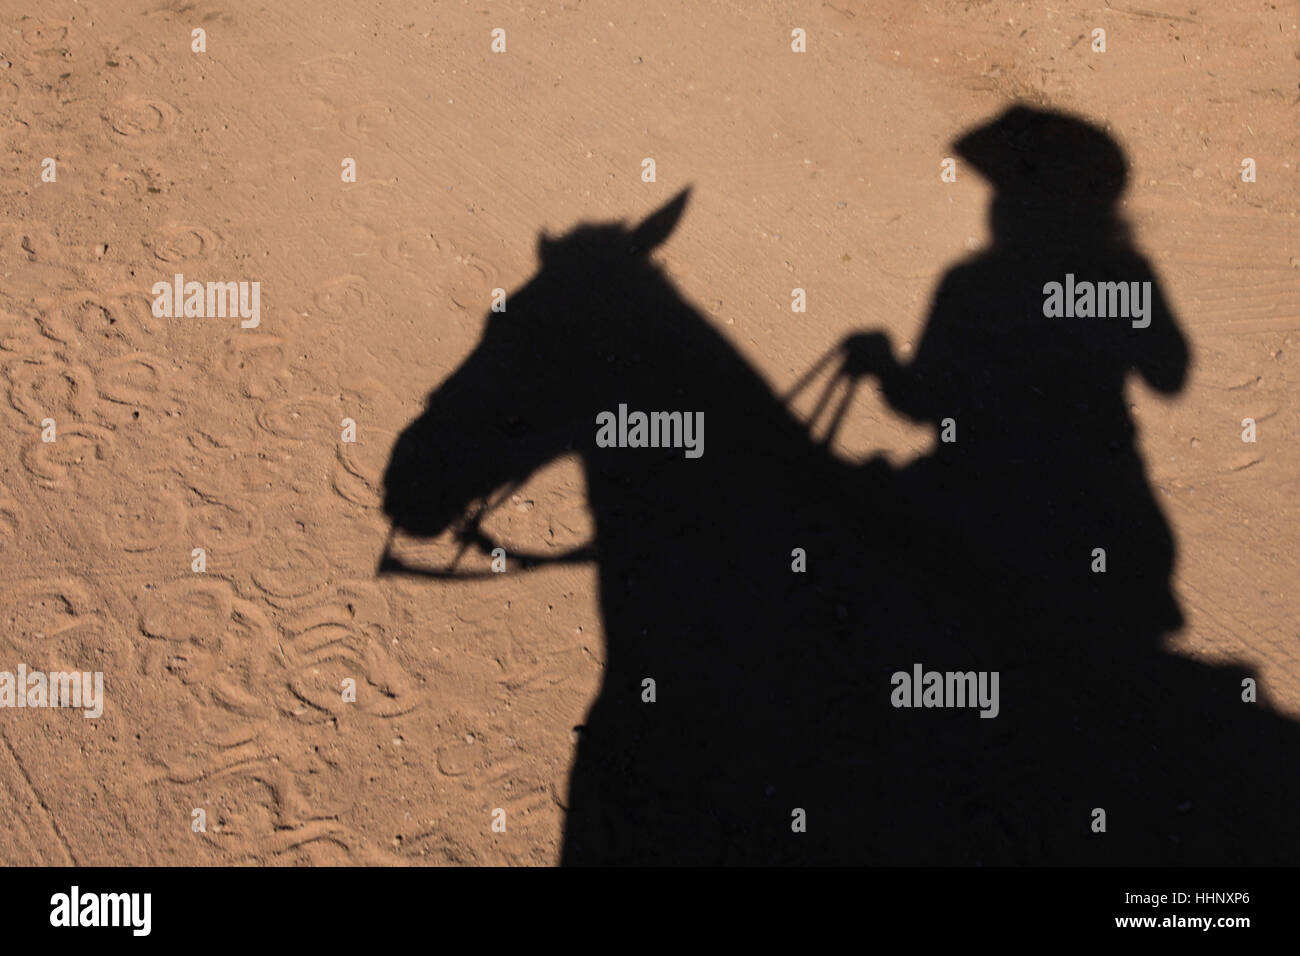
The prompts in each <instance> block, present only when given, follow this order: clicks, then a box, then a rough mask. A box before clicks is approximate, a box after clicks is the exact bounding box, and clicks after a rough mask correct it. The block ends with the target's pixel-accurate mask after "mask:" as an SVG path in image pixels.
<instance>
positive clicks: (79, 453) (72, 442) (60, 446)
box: [20, 422, 113, 491]
mask: <svg viewBox="0 0 1300 956" xmlns="http://www.w3.org/2000/svg"><path fill="white" fill-rule="evenodd" d="M112 437H113V433H112V432H110V431H109V430H108V429H107V428H103V427H101V426H99V425H89V424H86V423H84V422H78V423H74V424H70V425H64V426H61V427H59V428H58V441H53V442H45V441H42V440H41V438H40V436H37V437H35V438H34V439H33V440H32V441H31V442H29V443H28V444H27V445H26V446H25V447H24V448H23V450H22V453H21V455H20V459H21V461H22V464H23V468H24V469H26V470H27V472H28V474H30V475H31V476H32V477H33V478H34V479H35V480H36V483H37V484H38V485H39V486H40V487H42V488H45V489H47V490H51V491H75V490H77V489H78V488H79V487H80V485H81V483H82V482H83V481H84V480H86V479H87V478H88V476H89V474H90V473H92V472H95V471H97V470H98V469H99V468H100V467H102V463H103V462H104V461H105V460H106V459H107V458H108V449H109V447H110V442H111V440H112Z"/></svg>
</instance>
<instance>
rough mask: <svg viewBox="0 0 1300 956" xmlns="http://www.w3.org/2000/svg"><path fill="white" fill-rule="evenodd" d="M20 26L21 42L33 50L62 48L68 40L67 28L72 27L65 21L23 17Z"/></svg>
mask: <svg viewBox="0 0 1300 956" xmlns="http://www.w3.org/2000/svg"><path fill="white" fill-rule="evenodd" d="M20 24H21V27H20V28H21V30H22V38H23V42H24V43H25V44H27V45H28V46H29V47H31V48H32V49H33V50H55V49H60V48H62V47H63V46H65V41H66V40H67V39H68V28H69V27H71V26H72V24H71V23H69V22H68V21H66V20H55V19H51V18H40V19H34V18H32V17H23V19H22V20H21V21H20Z"/></svg>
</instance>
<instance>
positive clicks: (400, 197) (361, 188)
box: [330, 180, 411, 232]
mask: <svg viewBox="0 0 1300 956" xmlns="http://www.w3.org/2000/svg"><path fill="white" fill-rule="evenodd" d="M330 205H331V206H332V207H333V208H334V211H335V212H337V213H340V214H341V215H342V216H343V217H344V218H345V219H349V220H353V221H358V222H362V223H365V224H367V225H374V226H375V227H377V228H378V229H379V230H380V231H381V232H386V231H387V228H388V226H390V225H391V224H392V223H395V222H402V221H404V220H405V219H406V217H407V216H408V215H409V214H410V211H411V194H410V192H409V190H406V189H402V188H401V187H399V186H398V185H397V182H396V181H395V180H370V181H366V182H361V183H352V184H349V185H347V186H344V187H342V190H341V191H340V193H339V195H338V196H336V197H335V198H334V199H332V200H330Z"/></svg>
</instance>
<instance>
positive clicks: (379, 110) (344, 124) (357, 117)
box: [339, 103, 397, 142]
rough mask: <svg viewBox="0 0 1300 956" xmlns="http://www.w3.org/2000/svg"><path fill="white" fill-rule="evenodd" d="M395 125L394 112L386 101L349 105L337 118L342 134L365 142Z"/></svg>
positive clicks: (395, 116) (395, 117)
mask: <svg viewBox="0 0 1300 956" xmlns="http://www.w3.org/2000/svg"><path fill="white" fill-rule="evenodd" d="M396 125H397V115H396V112H395V111H394V110H393V107H392V106H390V105H389V104H387V103H364V104H362V105H361V106H354V107H351V108H349V109H348V110H346V111H345V112H344V113H343V117H342V119H340V120H339V129H340V130H342V132H343V133H344V135H346V136H351V137H353V138H355V139H361V140H365V141H366V142H370V141H371V137H373V136H377V135H379V134H381V133H384V132H385V131H387V130H389V129H392V128H393V127H394V126H396Z"/></svg>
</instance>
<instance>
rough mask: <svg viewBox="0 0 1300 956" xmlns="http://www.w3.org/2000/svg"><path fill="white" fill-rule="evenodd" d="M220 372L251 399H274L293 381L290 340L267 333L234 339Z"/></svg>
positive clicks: (228, 341)
mask: <svg viewBox="0 0 1300 956" xmlns="http://www.w3.org/2000/svg"><path fill="white" fill-rule="evenodd" d="M219 368H220V369H221V372H222V373H223V375H224V377H225V379H226V380H227V381H231V382H234V383H235V384H236V385H237V386H238V387H239V391H240V392H241V393H242V394H243V395H245V396H247V397H248V398H258V399H268V398H271V397H272V395H273V394H274V392H275V391H277V390H282V389H285V388H287V387H288V386H289V383H290V382H291V381H292V380H293V373H292V372H290V371H289V342H288V339H284V338H281V337H280V336H278V335H269V334H266V333H259V334H251V335H250V334H244V335H232V336H230V338H228V339H226V342H225V348H224V352H223V354H222V357H221V359H220V362H219Z"/></svg>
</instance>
